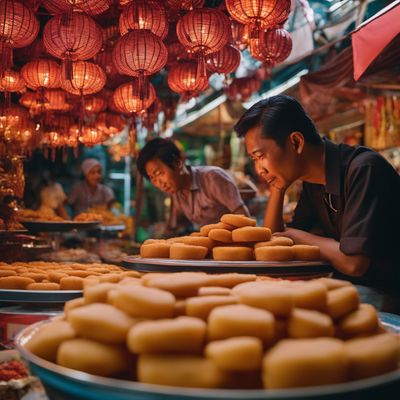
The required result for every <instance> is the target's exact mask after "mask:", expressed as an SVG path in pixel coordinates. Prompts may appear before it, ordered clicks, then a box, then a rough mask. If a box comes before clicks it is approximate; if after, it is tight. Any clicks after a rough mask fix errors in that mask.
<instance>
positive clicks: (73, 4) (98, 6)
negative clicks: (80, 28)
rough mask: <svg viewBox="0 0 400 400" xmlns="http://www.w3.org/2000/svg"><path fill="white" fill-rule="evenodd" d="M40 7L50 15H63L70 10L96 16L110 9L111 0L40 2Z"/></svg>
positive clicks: (48, 0) (52, 0)
mask: <svg viewBox="0 0 400 400" xmlns="http://www.w3.org/2000/svg"><path fill="white" fill-rule="evenodd" d="M41 1H42V5H43V7H44V8H46V10H47V11H49V12H50V13H52V14H63V13H66V12H70V11H72V10H76V11H80V12H83V13H86V14H88V15H98V14H102V13H103V12H105V11H107V10H108V9H109V8H110V5H111V0H41Z"/></svg>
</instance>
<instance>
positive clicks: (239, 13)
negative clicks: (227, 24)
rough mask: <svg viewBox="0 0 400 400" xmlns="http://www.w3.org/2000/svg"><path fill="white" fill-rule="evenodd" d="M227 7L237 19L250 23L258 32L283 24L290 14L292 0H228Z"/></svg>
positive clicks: (243, 22)
mask: <svg viewBox="0 0 400 400" xmlns="http://www.w3.org/2000/svg"><path fill="white" fill-rule="evenodd" d="M225 4H226V8H227V9H228V12H229V14H230V15H231V16H232V18H233V19H235V20H236V21H238V22H240V23H242V24H246V25H250V26H251V27H252V29H253V30H255V33H254V34H255V35H257V34H258V32H259V30H260V29H261V28H272V27H274V26H277V25H281V24H283V23H284V22H285V21H286V20H287V19H288V17H289V14H290V6H291V1H290V0H226V2H225Z"/></svg>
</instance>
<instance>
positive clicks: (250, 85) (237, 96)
mask: <svg viewBox="0 0 400 400" xmlns="http://www.w3.org/2000/svg"><path fill="white" fill-rule="evenodd" d="M260 87H261V82H260V81H259V80H258V79H257V78H256V77H252V76H250V77H244V78H235V79H234V80H233V81H232V83H231V84H230V85H229V87H228V88H227V95H228V97H229V98H230V99H232V100H241V101H245V100H247V99H249V98H250V96H251V95H252V94H253V93H254V92H257V91H258V90H260Z"/></svg>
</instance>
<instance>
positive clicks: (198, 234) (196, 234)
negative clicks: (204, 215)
mask: <svg viewBox="0 0 400 400" xmlns="http://www.w3.org/2000/svg"><path fill="white" fill-rule="evenodd" d="M190 236H197V237H199V236H203V235H202V234H201V233H200V232H192V233H191V234H190Z"/></svg>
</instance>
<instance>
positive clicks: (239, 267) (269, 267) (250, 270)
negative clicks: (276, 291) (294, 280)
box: [122, 256, 332, 276]
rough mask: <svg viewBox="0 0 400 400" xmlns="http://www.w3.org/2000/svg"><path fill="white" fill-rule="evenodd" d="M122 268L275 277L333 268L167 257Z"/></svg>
mask: <svg viewBox="0 0 400 400" xmlns="http://www.w3.org/2000/svg"><path fill="white" fill-rule="evenodd" d="M122 265H123V266H124V267H126V268H129V269H134V270H136V271H140V272H183V271H200V272H209V273H223V272H238V273H241V274H267V275H276V276H283V275H290V276H302V275H309V274H319V273H325V274H327V273H330V272H332V267H331V266H330V265H329V264H328V263H326V262H323V261H285V262H275V261H215V260H173V259H170V258H142V257H140V256H129V257H126V258H125V259H124V260H123V262H122Z"/></svg>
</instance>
